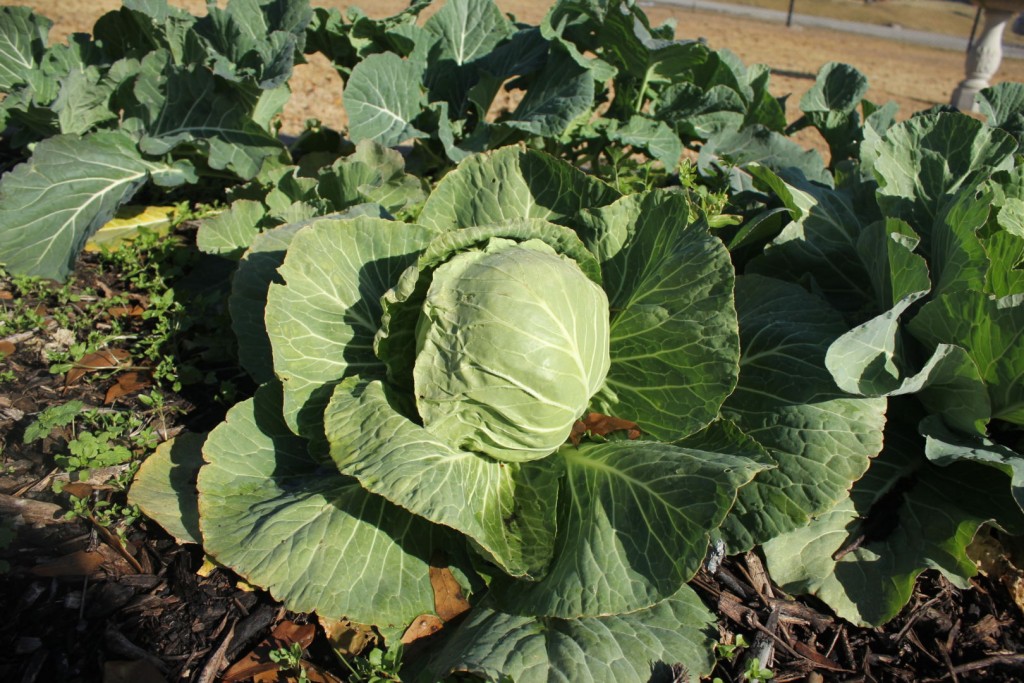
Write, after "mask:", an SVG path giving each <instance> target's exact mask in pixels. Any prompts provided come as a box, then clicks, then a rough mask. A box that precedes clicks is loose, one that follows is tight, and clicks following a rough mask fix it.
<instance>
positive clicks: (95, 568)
mask: <svg viewBox="0 0 1024 683" xmlns="http://www.w3.org/2000/svg"><path fill="white" fill-rule="evenodd" d="M103 567H106V568H108V569H111V570H112V571H113V572H115V573H118V574H129V573H132V568H131V566H130V565H129V564H128V562H127V561H125V559H124V558H123V557H121V555H120V554H118V553H117V551H115V550H114V549H113V548H111V547H109V546H107V545H103V544H100V545H98V546H96V550H93V551H89V550H77V551H75V552H73V553H69V554H67V555H64V556H63V557H58V558H57V559H56V560H53V561H52V562H46V563H44V564H40V565H36V566H35V567H33V568H32V573H33V574H35V575H36V576H49V577H58V578H60V577H79V576H89V577H94V576H97V575H100V574H101V572H100V570H101V568H103Z"/></svg>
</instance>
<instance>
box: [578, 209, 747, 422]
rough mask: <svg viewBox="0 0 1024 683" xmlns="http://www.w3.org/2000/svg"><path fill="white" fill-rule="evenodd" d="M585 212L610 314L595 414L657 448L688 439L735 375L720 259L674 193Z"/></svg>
mask: <svg viewBox="0 0 1024 683" xmlns="http://www.w3.org/2000/svg"><path fill="white" fill-rule="evenodd" d="M591 213H592V215H593V218H591V219H590V220H589V221H588V222H589V223H590V229H589V230H587V231H585V232H583V235H582V236H583V238H584V240H585V241H586V243H588V244H590V245H593V246H592V249H595V250H596V251H597V253H598V254H599V258H600V259H601V260H602V261H603V263H602V269H603V271H604V280H605V290H606V291H607V292H608V298H609V302H610V304H611V308H612V312H613V313H612V328H611V357H612V366H611V370H610V371H609V373H608V380H607V388H606V390H605V391H604V392H602V394H601V395H600V396H599V397H598V399H597V400H596V402H595V407H596V409H597V410H598V412H602V413H605V414H608V415H616V416H617V417H622V418H626V419H629V420H633V421H634V422H637V423H638V424H639V426H640V429H641V430H642V431H643V432H644V433H646V434H649V435H651V436H652V437H653V438H655V439H658V440H662V441H672V440H675V439H680V438H682V437H684V436H687V435H688V434H692V433H694V432H697V431H699V430H700V429H702V428H703V427H704V426H706V425H707V424H708V423H710V422H711V421H712V420H714V419H715V418H716V417H717V416H718V412H719V409H720V408H721V406H722V402H723V401H724V400H725V398H726V397H727V396H728V395H729V394H730V393H731V392H732V390H733V387H735V383H736V376H737V372H738V360H739V332H738V329H737V323H736V312H735V308H734V305H733V285H734V280H735V276H734V274H733V268H732V263H731V261H730V259H729V253H728V251H727V250H726V249H725V247H724V246H723V245H722V243H721V242H720V241H719V240H718V239H716V238H714V237H712V236H711V235H709V234H708V232H707V229H706V227H705V226H703V225H702V224H700V223H698V222H694V221H693V220H692V218H691V217H690V215H689V207H688V203H687V200H686V198H685V197H684V196H682V195H679V194H669V193H651V194H648V195H644V196H639V195H632V196H629V197H625V198H623V199H622V200H620V201H619V202H616V203H615V204H612V205H610V206H608V207H604V208H602V209H597V210H594V211H592V212H591ZM620 245H621V246H620Z"/></svg>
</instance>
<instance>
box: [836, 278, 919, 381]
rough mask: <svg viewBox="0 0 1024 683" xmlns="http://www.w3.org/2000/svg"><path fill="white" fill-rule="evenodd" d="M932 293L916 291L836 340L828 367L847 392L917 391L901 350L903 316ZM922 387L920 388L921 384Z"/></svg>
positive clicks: (914, 379)
mask: <svg viewBox="0 0 1024 683" xmlns="http://www.w3.org/2000/svg"><path fill="white" fill-rule="evenodd" d="M927 293H928V291H927V290H925V291H921V292H912V293H910V294H908V295H907V296H905V297H903V298H902V299H901V300H900V301H898V302H897V303H896V305H895V306H893V307H892V308H891V309H889V310H888V311H886V312H885V313H882V314H881V315H878V316H876V317H874V318H872V319H871V320H869V321H867V322H866V323H862V324H861V325H858V326H857V327H855V328H853V329H852V330H850V331H849V332H846V333H844V334H843V336H841V337H839V338H838V339H836V341H835V342H833V343H832V345H830V346H829V347H828V353H827V354H825V367H827V368H828V369H829V372H831V373H832V377H833V378H834V379H835V381H836V384H837V385H839V388H840V389H842V390H843V391H847V392H849V393H851V394H859V395H860V396H887V395H894V394H901V393H908V392H912V391H917V388H913V387H914V385H915V384H916V383H917V381H919V380H917V378H908V377H907V368H906V362H905V360H904V358H903V354H902V348H900V349H897V347H898V345H899V342H900V339H899V329H900V327H899V319H900V316H901V315H903V313H905V312H906V310H907V309H908V308H910V307H911V306H912V305H913V304H914V303H915V302H917V301H919V300H920V299H921V298H922V297H924V296H925V295H926V294H927ZM918 388H919V387H918Z"/></svg>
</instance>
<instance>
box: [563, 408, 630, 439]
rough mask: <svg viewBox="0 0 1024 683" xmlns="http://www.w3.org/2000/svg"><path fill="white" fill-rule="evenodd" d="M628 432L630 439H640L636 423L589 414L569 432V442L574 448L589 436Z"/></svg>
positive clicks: (598, 414)
mask: <svg viewBox="0 0 1024 683" xmlns="http://www.w3.org/2000/svg"><path fill="white" fill-rule="evenodd" d="M621 431H625V432H627V436H628V437H629V438H630V439H639V438H640V427H639V425H637V423H636V422H631V421H630V420H624V419H622V418H621V417H614V416H612V415H602V414H601V413H587V416H586V417H584V418H583V419H582V420H577V421H576V423H575V424H574V425H573V426H572V431H571V432H569V440H570V441H571V442H572V445H573V446H579V445H580V441H582V440H583V437H584V436H585V435H587V434H593V435H595V436H608V435H609V434H611V433H612V432H621Z"/></svg>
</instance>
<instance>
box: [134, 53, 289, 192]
mask: <svg viewBox="0 0 1024 683" xmlns="http://www.w3.org/2000/svg"><path fill="white" fill-rule="evenodd" d="M159 67H160V64H159V63H155V64H152V65H150V67H149V68H159ZM135 94H136V96H137V97H138V99H139V101H140V103H141V106H142V109H140V110H139V113H140V114H142V119H141V121H142V126H143V130H144V136H143V138H142V140H141V141H140V142H139V149H141V150H142V151H143V152H145V153H146V154H152V155H158V156H159V155H164V154H167V153H169V152H171V151H173V150H175V149H176V148H177V147H178V146H179V145H194V146H196V147H198V148H199V149H201V150H204V151H205V152H206V154H207V163H208V164H209V165H210V167H211V168H214V169H218V170H225V169H226V170H229V171H232V172H233V173H236V174H237V175H238V176H239V177H240V178H243V179H249V178H253V177H255V176H256V174H257V173H259V171H260V168H261V167H262V165H263V163H264V161H266V160H267V159H268V158H269V157H272V156H275V155H278V154H280V153H281V152H282V151H283V150H284V147H283V145H282V144H281V142H280V141H279V140H277V138H275V137H274V136H272V135H271V134H270V133H268V132H267V131H266V130H264V129H263V128H262V127H261V126H260V125H259V124H258V123H256V122H255V121H254V120H253V119H252V111H251V106H250V102H248V100H247V99H246V95H245V93H243V92H241V91H239V90H238V88H237V86H235V85H233V84H231V83H229V82H227V81H224V80H223V79H219V78H217V77H216V76H214V75H213V74H211V73H210V72H209V71H208V70H206V69H202V68H195V67H188V68H186V67H174V66H167V67H166V68H164V69H163V71H162V74H161V75H160V76H155V75H151V76H150V77H149V78H145V79H143V78H141V77H140V79H139V82H138V83H137V85H136V89H135Z"/></svg>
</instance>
